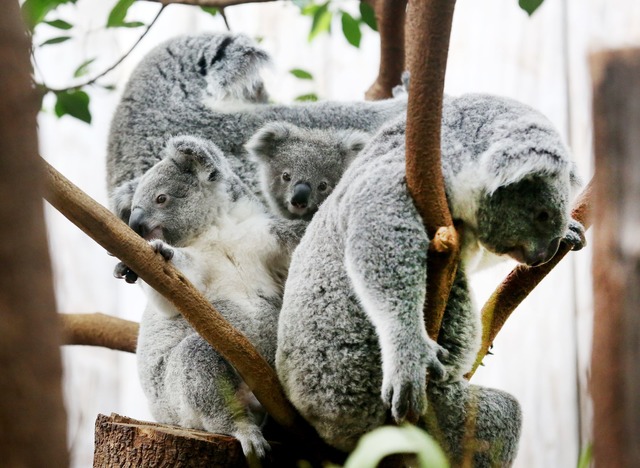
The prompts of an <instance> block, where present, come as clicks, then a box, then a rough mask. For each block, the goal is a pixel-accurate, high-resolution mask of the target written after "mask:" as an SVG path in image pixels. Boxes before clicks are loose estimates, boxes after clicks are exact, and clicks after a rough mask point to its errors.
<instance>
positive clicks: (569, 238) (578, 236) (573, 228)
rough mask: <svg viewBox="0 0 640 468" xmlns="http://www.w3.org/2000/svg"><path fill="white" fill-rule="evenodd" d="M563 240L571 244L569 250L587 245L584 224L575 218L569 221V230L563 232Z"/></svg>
mask: <svg viewBox="0 0 640 468" xmlns="http://www.w3.org/2000/svg"><path fill="white" fill-rule="evenodd" d="M563 241H564V242H566V243H567V244H569V245H570V246H571V250H580V249H582V248H583V247H584V246H585V245H587V239H586V237H585V234H584V226H583V225H582V224H580V223H579V222H578V221H576V220H575V219H572V220H571V221H569V231H567V234H565V236H564V239H563Z"/></svg>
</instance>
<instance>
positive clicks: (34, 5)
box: [22, 0, 76, 30]
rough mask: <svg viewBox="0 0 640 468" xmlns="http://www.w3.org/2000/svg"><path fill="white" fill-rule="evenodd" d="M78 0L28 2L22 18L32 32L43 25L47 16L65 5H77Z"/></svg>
mask: <svg viewBox="0 0 640 468" xmlns="http://www.w3.org/2000/svg"><path fill="white" fill-rule="evenodd" d="M75 1H76V0H26V1H25V2H24V3H23V4H22V17H23V18H24V20H25V22H26V23H27V26H28V27H29V29H30V30H33V28H35V27H36V25H37V24H39V23H42V21H44V18H45V17H46V16H47V14H48V13H49V12H50V11H52V10H54V9H56V8H57V7H58V6H59V5H62V4H63V3H69V2H71V3H75Z"/></svg>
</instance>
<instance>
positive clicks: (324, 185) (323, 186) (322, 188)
mask: <svg viewBox="0 0 640 468" xmlns="http://www.w3.org/2000/svg"><path fill="white" fill-rule="evenodd" d="M327 187H328V186H327V183H326V182H320V183H319V184H318V190H320V191H321V192H324V191H325V190H327Z"/></svg>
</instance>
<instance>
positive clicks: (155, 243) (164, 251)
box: [149, 239, 174, 260]
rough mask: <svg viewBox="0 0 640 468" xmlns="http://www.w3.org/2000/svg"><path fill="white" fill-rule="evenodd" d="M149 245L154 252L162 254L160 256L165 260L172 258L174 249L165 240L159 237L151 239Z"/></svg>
mask: <svg viewBox="0 0 640 468" xmlns="http://www.w3.org/2000/svg"><path fill="white" fill-rule="evenodd" d="M149 245H150V246H151V247H153V251H154V252H155V253H159V254H160V255H162V258H164V259H165V260H171V259H172V258H173V254H174V250H173V249H172V248H171V246H170V245H169V244H167V243H166V242H164V241H162V240H160V239H153V240H151V241H149Z"/></svg>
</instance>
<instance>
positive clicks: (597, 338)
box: [591, 49, 640, 467]
mask: <svg viewBox="0 0 640 468" xmlns="http://www.w3.org/2000/svg"><path fill="white" fill-rule="evenodd" d="M592 74H593V78H594V79H593V81H594V93H593V94H594V106H593V115H594V136H595V155H596V184H595V213H594V215H595V216H594V217H595V219H596V220H597V221H596V224H595V226H594V240H593V245H594V258H593V282H594V294H595V296H594V306H595V319H594V330H593V354H592V361H591V362H592V377H591V390H592V394H593V403H594V423H593V427H594V433H593V444H594V445H593V447H594V452H593V453H594V457H595V463H596V466H598V467H620V466H640V443H639V440H640V436H639V434H640V236H639V234H638V227H639V226H640V208H639V206H638V204H639V203H640V132H639V129H640V49H635V50H622V51H615V52H605V53H601V54H597V55H595V56H594V57H593V59H592Z"/></svg>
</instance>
